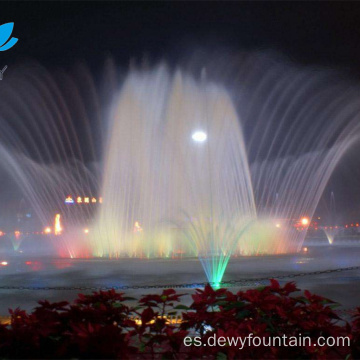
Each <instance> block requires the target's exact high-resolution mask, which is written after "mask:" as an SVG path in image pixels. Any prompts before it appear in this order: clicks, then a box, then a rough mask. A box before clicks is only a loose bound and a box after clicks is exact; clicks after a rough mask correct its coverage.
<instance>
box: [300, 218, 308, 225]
mask: <svg viewBox="0 0 360 360" xmlns="http://www.w3.org/2000/svg"><path fill="white" fill-rule="evenodd" d="M309 224H310V220H309V218H307V217H303V218H302V219H301V225H303V226H308V225H309Z"/></svg>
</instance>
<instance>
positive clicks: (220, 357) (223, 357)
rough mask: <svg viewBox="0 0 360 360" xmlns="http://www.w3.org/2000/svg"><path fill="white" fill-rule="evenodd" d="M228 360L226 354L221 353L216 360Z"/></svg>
mask: <svg viewBox="0 0 360 360" xmlns="http://www.w3.org/2000/svg"><path fill="white" fill-rule="evenodd" d="M226 359H227V356H226V354H224V353H221V352H219V353H217V354H216V360H226Z"/></svg>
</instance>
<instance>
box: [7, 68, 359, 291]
mask: <svg viewBox="0 0 360 360" xmlns="http://www.w3.org/2000/svg"><path fill="white" fill-rule="evenodd" d="M279 66H280V65H278V64H277V65H276V66H274V67H269V68H268V73H267V74H266V76H264V77H262V78H256V76H255V75H254V74H253V73H252V76H248V77H247V79H248V80H247V81H250V85H249V89H251V90H252V91H253V97H252V100H251V101H249V104H248V106H247V108H246V111H245V109H244V113H246V119H245V120H242V118H241V113H242V109H239V108H238V104H236V103H234V100H233V98H234V97H233V96H232V94H230V93H229V92H228V91H227V90H226V88H225V87H224V86H223V85H220V84H218V83H215V82H213V81H211V80H210V79H209V77H208V76H207V75H206V73H205V71H204V70H203V71H202V74H201V77H200V78H196V77H194V76H191V75H189V74H186V73H184V72H182V71H180V70H177V71H175V72H172V71H170V70H168V69H167V68H166V66H164V65H159V66H157V67H155V68H154V69H152V70H142V69H140V70H131V71H130V72H129V73H128V75H127V77H126V79H125V81H124V83H123V84H122V86H121V90H120V92H118V91H113V93H112V96H113V99H112V105H111V110H110V111H105V110H104V109H102V108H101V106H100V105H98V104H99V101H98V99H99V95H97V93H96V88H95V86H94V85H93V83H92V80H91V77H90V76H89V75H88V73H87V72H86V71H84V70H83V69H82V71H81V74H82V76H81V79H82V82H84V81H85V83H86V84H87V89H86V90H84V89H85V87H84V86H80V85H77V84H76V81H75V80H73V79H71V78H70V77H68V76H64V77H63V80H62V82H57V81H55V80H54V79H53V78H52V77H51V76H50V75H48V73H46V72H45V74H44V73H42V74H41V75H39V77H35V76H34V75H33V74H34V70H33V72H32V73H31V75H29V74H28V73H27V70H26V68H24V69H22V72H19V74H18V75H17V76H16V77H15V78H14V80H13V82H11V81H9V83H10V84H12V85H8V87H4V88H2V89H1V93H0V99H1V100H0V101H1V109H2V114H1V119H0V153H1V161H2V166H3V168H6V169H7V171H8V172H9V173H10V174H11V175H12V176H13V178H14V179H15V180H16V182H17V184H18V186H19V188H21V190H22V192H23V194H24V196H25V197H26V198H27V200H28V201H29V202H30V203H31V204H32V206H33V209H34V211H35V213H36V214H37V216H38V218H39V219H40V221H41V224H42V226H43V227H45V226H48V225H49V224H52V222H53V218H54V215H55V213H61V214H65V219H66V221H65V220H64V231H63V233H62V234H61V235H60V234H58V235H57V236H55V235H54V236H53V241H54V243H55V244H56V245H55V247H56V248H57V249H58V250H59V251H61V252H62V253H63V254H64V253H65V254H67V256H69V257H72V258H78V257H84V256H85V257H97V258H123V257H136V258H141V257H147V258H156V257H161V258H167V257H174V256H179V254H181V256H197V257H198V258H199V260H200V261H201V263H202V266H203V268H204V270H205V273H206V276H207V278H208V280H209V281H211V282H212V283H213V284H218V283H220V282H221V281H222V278H223V275H224V273H225V270H226V267H227V263H228V262H229V259H230V257H231V256H232V255H243V256H244V255H271V254H286V253H295V252H298V251H299V250H300V249H301V247H302V243H303V241H304V238H305V235H306V229H305V230H304V231H299V230H298V229H296V228H294V227H293V226H292V225H293V222H294V221H295V220H297V219H300V218H301V217H302V216H304V215H306V216H308V217H309V218H311V217H312V216H313V214H314V212H315V209H316V207H317V204H318V202H319V199H320V197H321V195H322V193H323V191H324V188H325V186H326V184H327V182H328V179H329V178H330V176H331V174H332V172H333V171H334V169H335V167H336V165H337V163H338V162H339V160H340V159H341V157H342V155H343V154H344V153H345V152H346V151H347V150H348V148H349V147H351V146H352V145H353V144H354V143H355V142H356V141H357V140H358V138H359V122H358V121H356V120H357V116H358V111H359V109H358V105H357V103H356V102H355V101H353V100H352V99H351V98H349V97H348V98H347V99H346V98H344V97H342V96H338V95H339V90H338V89H335V88H334V89H331V91H330V90H329V91H328V90H327V89H325V87H324V86H323V85H322V82H323V75H321V76H318V77H316V76H313V75H312V76H310V75H309V74H306V73H304V72H299V71H295V70H293V69H292V68H291V67H288V65H286V66H285V65H283V66H282V70H283V71H284V73H285V75H286V76H285V75H283V76H281V77H276V76H274V74H278V73H279ZM284 69H285V70H286V69H287V70H286V71H285V70H284ZM37 70H38V72H39V74H40V71H39V70H41V71H43V69H37ZM250 70H251V69H250ZM250 70H249V71H250ZM250 73H251V71H250ZM306 75H307V76H306ZM254 78H256V82H255V81H254V80H251V79H254ZM84 79H85V80H84ZM249 79H250V80H249ZM274 79H276V80H277V81H275V80H274ZM81 84H82V83H81ZM269 84H273V87H272V88H271V87H270V85H269ZM245 85H246V82H245V81H244V86H245ZM269 88H270V89H271V91H269V94H268V95H267V96H265V95H264V94H263V93H264V91H265V92H266V90H267V89H269ZM245 90H246V88H245ZM82 92H85V94H86V95H87V97H90V102H87V101H85V100H83V98H82V95H81V94H82ZM314 92H315V93H316V96H310V95H312V93H314ZM260 94H263V95H262V96H260ZM309 94H310V95H309ZM329 97H330V98H331V97H332V98H334V99H335V100H336V101H335V100H334V101H333V102H329V101H328V100H327V98H329ZM344 101H345V103H344ZM346 101H347V102H346ZM88 104H90V105H89V106H90V108H91V110H93V112H92V111H90V109H88V108H87V106H88ZM94 114H95V115H94ZM93 116H95V118H96V119H95V120H96V121H95V120H94V119H93V118H92V117H93ZM103 118H106V119H107V120H106V121H105V120H104V119H103ZM313 118H316V119H317V122H316V124H315V125H314V126H313V127H311V126H308V125H309V121H311V119H313ZM249 119H250V120H252V121H253V122H254V123H253V126H252V129H251V132H250V135H249V140H246V137H245V135H244V130H243V127H244V125H245V127H248V126H249V121H250V120H249ZM289 119H291V120H292V122H290V120H289ZM309 119H310V120H309ZM101 121H103V123H101ZM325 122H327V126H326V127H324V126H323V125H324V124H325ZM94 124H96V126H94ZM99 124H100V125H99ZM101 133H106V134H107V135H106V136H105V137H102V135H101ZM102 142H104V144H105V145H104V146H95V145H97V144H98V143H102ZM99 148H100V149H104V150H103V151H102V150H99ZM94 193H99V194H101V196H102V198H103V204H101V206H100V205H99V206H97V207H96V209H95V210H94V209H92V210H91V208H90V207H88V208H86V207H85V206H84V207H83V209H84V210H83V211H82V212H81V214H76V213H70V215H69V216H67V217H66V214H67V213H68V212H69V211H70V210H69V209H70V207H71V206H73V207H74V206H76V205H74V204H72V205H69V204H65V203H64V199H65V198H66V197H67V196H68V195H69V194H71V195H72V196H77V195H78V194H94ZM84 219H86V224H84ZM85 225H86V230H87V231H83V229H84V226H85Z"/></svg>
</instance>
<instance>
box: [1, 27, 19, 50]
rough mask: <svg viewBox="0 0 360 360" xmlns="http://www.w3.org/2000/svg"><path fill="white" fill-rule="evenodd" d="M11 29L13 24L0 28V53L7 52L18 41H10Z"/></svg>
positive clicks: (15, 39) (14, 39)
mask: <svg viewBox="0 0 360 360" xmlns="http://www.w3.org/2000/svg"><path fill="white" fill-rule="evenodd" d="M13 28H14V23H13V22H12V23H7V24H4V25H1V26H0V51H5V50H9V49H10V48H12V47H13V46H14V45H15V44H16V43H17V41H18V39H17V38H14V37H12V38H11V39H10V36H11V33H12V31H13ZM9 39H10V40H9Z"/></svg>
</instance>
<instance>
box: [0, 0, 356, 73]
mask: <svg viewBox="0 0 360 360" xmlns="http://www.w3.org/2000/svg"><path fill="white" fill-rule="evenodd" d="M359 19H360V4H358V3H356V2H352V3H350V2H348V3H334V2H329V3H326V2H314V3H309V2H296V3H294V2H285V3H282V2H264V3H262V2H251V3H250V2H249V3H247V2H150V1H148V2H101V3H100V2H99V3H97V2H25V3H20V2H10V1H9V2H2V3H1V13H0V20H1V23H5V22H9V21H14V22H15V29H14V34H13V35H14V36H16V37H18V38H19V43H18V44H17V46H15V47H14V48H13V49H12V50H11V51H7V52H3V53H1V54H0V58H1V62H8V63H13V62H14V61H17V60H23V59H24V58H25V59H26V58H30V59H34V58H35V59H37V60H38V61H40V62H41V63H42V64H44V65H46V66H50V67H51V66H62V67H66V66H68V65H69V66H70V65H71V64H73V63H74V60H84V61H86V62H87V63H88V64H89V65H90V66H91V67H97V66H99V63H102V61H103V60H104V57H106V56H108V55H109V54H110V55H112V56H113V57H114V58H115V60H116V61H117V62H118V63H120V64H124V66H125V65H126V64H127V63H128V62H129V58H130V57H135V58H141V57H142V56H143V54H148V55H149V57H150V58H151V59H159V58H163V59H166V60H167V61H170V62H176V61H177V59H178V58H179V57H184V56H186V54H187V52H191V51H192V50H193V49H195V48H197V47H199V46H201V47H204V48H209V49H213V48H216V47H225V48H229V49H230V50H233V51H237V50H243V49H251V50H256V49H275V50H278V51H280V52H282V53H284V54H285V55H286V56H288V57H290V58H291V59H292V60H295V61H299V62H301V63H304V64H320V65H323V66H331V67H341V68H351V69H352V70H353V71H354V72H356V73H357V72H358V71H359V65H360V41H359V40H360V26H359Z"/></svg>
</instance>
